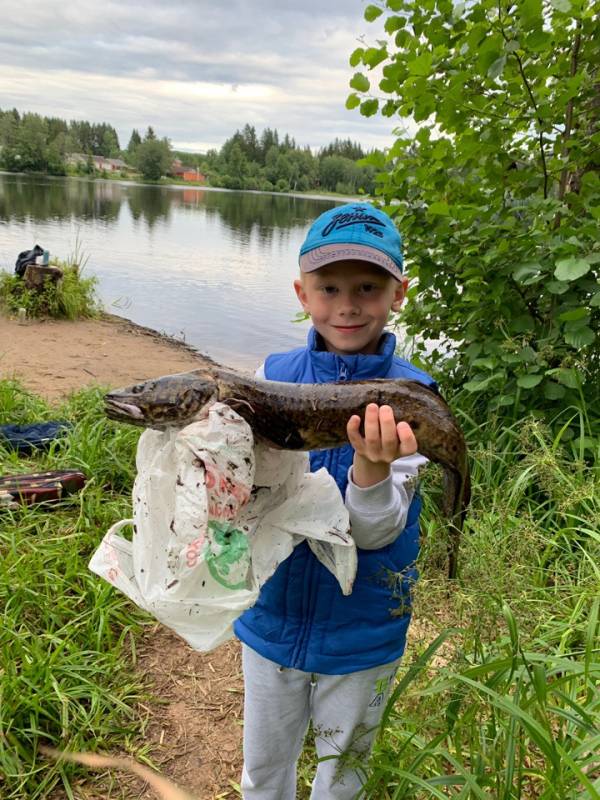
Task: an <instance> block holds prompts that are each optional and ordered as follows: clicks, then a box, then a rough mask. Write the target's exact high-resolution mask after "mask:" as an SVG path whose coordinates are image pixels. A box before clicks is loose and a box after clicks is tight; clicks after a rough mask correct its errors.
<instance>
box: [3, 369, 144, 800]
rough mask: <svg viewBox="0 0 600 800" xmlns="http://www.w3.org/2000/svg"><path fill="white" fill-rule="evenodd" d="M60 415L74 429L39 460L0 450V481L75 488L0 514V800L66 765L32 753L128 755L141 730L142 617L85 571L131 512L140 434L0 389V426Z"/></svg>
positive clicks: (67, 769) (49, 779) (84, 411)
mask: <svg viewBox="0 0 600 800" xmlns="http://www.w3.org/2000/svg"><path fill="white" fill-rule="evenodd" d="M48 418H67V419H69V420H70V421H71V422H72V423H73V424H74V429H73V431H72V432H71V433H70V434H69V436H68V437H67V439H66V440H65V441H64V442H63V443H60V444H59V443H53V445H52V447H51V449H50V451H49V452H48V453H47V454H41V455H38V456H36V457H32V458H27V459H26V458H23V457H18V456H17V455H16V454H14V453H12V452H10V451H9V450H7V449H6V448H3V447H2V446H1V445H0V474H4V475H7V474H12V473H21V472H30V471H37V470H46V469H60V468H66V467H74V468H77V469H81V470H82V471H84V472H85V473H86V475H87V476H88V477H89V480H88V483H87V485H86V487H85V488H84V490H83V491H82V492H80V493H78V494H77V495H75V496H73V497H71V498H65V499H63V500H62V501H61V502H60V503H58V504H57V505H54V506H52V507H46V508H43V507H41V506H38V507H31V508H26V507H20V508H18V509H17V510H14V511H11V510H8V509H6V508H4V509H0V557H1V558H0V608H1V609H2V614H3V627H2V631H1V632H0V664H1V670H0V796H2V797H3V798H6V799H7V800H8V799H9V798H24V797H27V798H31V800H34V798H38V797H39V798H41V797H46V796H47V794H48V792H49V791H50V789H51V788H52V787H53V786H54V785H55V784H56V783H58V782H60V781H61V780H62V778H64V780H65V782H66V785H68V784H69V781H68V775H70V774H72V773H73V767H71V766H67V765H60V766H57V765H49V764H48V763H47V762H46V761H45V760H44V759H40V758H38V757H37V747H38V744H39V743H52V744H54V745H55V746H57V747H60V748H62V749H65V748H66V749H90V747H93V748H98V749H103V748H106V749H107V748H110V747H120V748H125V749H129V748H130V747H131V746H132V745H131V742H132V741H133V739H134V738H135V737H136V736H138V735H139V733H140V731H141V723H140V720H139V719H138V718H137V716H136V714H135V704H136V701H137V700H138V698H139V697H140V695H141V693H142V692H143V687H142V686H141V684H140V679H139V678H137V677H135V676H134V674H133V671H132V669H131V664H132V662H133V660H134V659H135V636H136V635H137V633H138V632H139V631H140V629H141V625H142V624H143V623H144V621H145V619H146V618H145V617H144V616H143V615H142V614H141V613H140V614H137V613H136V612H135V610H134V607H133V606H132V605H131V603H129V602H128V601H127V600H126V598H125V597H123V596H122V595H120V594H119V593H118V592H115V591H114V590H113V589H112V588H111V587H110V586H109V585H108V584H106V583H105V582H104V581H101V580H99V579H98V578H97V577H96V576H94V575H93V574H92V573H91V572H90V571H89V569H88V567H87V563H88V561H89V559H90V557H91V555H92V553H93V551H94V550H95V548H96V547H97V546H98V544H99V542H100V539H101V538H102V536H103V534H104V532H105V531H106V530H107V528H108V527H109V526H110V525H111V524H112V523H113V522H114V521H115V520H116V519H119V518H121V517H124V516H126V515H127V514H128V513H129V511H130V487H131V483H132V480H133V459H134V452H135V445H136V441H137V437H138V435H139V433H138V432H137V431H135V430H133V429H127V428H124V427H118V426H116V425H113V424H112V423H110V422H109V421H108V420H105V419H104V417H103V415H102V413H101V394H100V392H98V391H84V392H80V393H78V394H76V395H74V396H73V397H72V398H71V399H70V400H69V401H68V402H67V403H66V404H65V405H64V406H63V407H62V408H57V409H51V408H48V407H47V406H46V405H45V404H44V403H43V402H42V401H41V400H40V399H38V398H36V397H33V396H32V395H30V394H28V393H27V392H25V391H23V390H22V389H21V388H20V387H19V386H18V384H16V383H15V382H9V381H3V382H0V423H9V422H10V423H20V424H25V423H27V422H32V421H37V420H41V419H48Z"/></svg>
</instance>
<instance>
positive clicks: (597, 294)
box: [590, 292, 600, 308]
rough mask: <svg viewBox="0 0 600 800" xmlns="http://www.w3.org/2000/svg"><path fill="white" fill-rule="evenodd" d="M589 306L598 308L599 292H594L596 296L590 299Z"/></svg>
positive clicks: (599, 303) (599, 302)
mask: <svg viewBox="0 0 600 800" xmlns="http://www.w3.org/2000/svg"><path fill="white" fill-rule="evenodd" d="M590 306H593V308H596V307H597V306H600V292H596V294H595V295H594V296H593V297H592V299H591V300H590Z"/></svg>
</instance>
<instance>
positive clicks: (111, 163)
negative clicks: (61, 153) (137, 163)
mask: <svg viewBox="0 0 600 800" xmlns="http://www.w3.org/2000/svg"><path fill="white" fill-rule="evenodd" d="M88 158H89V156H87V155H86V154H85V153H70V154H69V155H68V156H67V157H66V158H65V161H66V163H67V164H69V165H71V166H73V167H77V166H79V165H80V164H87V163H88ZM92 163H93V164H94V169H97V170H98V172H135V168H134V167H130V166H129V164H126V163H125V162H124V161H123V159H122V158H105V157H104V156H92Z"/></svg>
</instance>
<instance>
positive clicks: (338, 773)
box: [241, 644, 400, 800]
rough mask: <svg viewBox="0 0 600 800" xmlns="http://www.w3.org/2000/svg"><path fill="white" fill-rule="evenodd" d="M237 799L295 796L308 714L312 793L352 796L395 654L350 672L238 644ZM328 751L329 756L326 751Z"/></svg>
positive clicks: (289, 799)
mask: <svg viewBox="0 0 600 800" xmlns="http://www.w3.org/2000/svg"><path fill="white" fill-rule="evenodd" d="M242 663H243V669H244V687H245V698H244V769H243V773H242V784H241V785H242V796H243V798H244V800H296V762H297V761H298V757H299V755H300V752H301V750H302V744H303V742H304V736H305V734H306V731H307V728H308V722H309V720H312V724H313V730H314V733H315V745H316V749H317V755H318V757H319V759H323V758H325V759H326V760H324V761H319V764H318V766H317V774H316V777H315V780H314V782H313V787H312V793H311V800H351V799H352V798H354V797H356V795H357V794H358V792H359V791H360V788H361V785H362V780H361V773H360V772H358V771H357V770H356V769H355V765H356V760H359V761H361V762H362V764H363V766H366V761H367V758H368V756H369V754H370V752H371V747H372V744H373V741H374V739H375V735H376V733H377V727H378V725H379V722H380V720H381V715H382V713H383V710H384V708H385V704H386V701H387V699H388V696H389V692H390V689H391V686H392V683H393V678H394V675H395V674H396V670H397V669H398V664H399V663H400V659H398V660H397V661H393V662H391V663H390V664H384V665H383V666H381V667H373V668H372V669H367V670H363V671H361V672H352V673H350V674H349V675H322V674H315V673H311V672H302V671H300V670H297V669H287V668H284V667H279V666H278V665H277V664H275V663H274V662H273V661H269V660H268V659H266V658H263V657H262V656H260V655H259V654H258V653H256V652H255V651H254V650H252V649H251V648H249V647H247V646H246V645H244V644H243V645H242ZM328 756H329V758H327V757H328Z"/></svg>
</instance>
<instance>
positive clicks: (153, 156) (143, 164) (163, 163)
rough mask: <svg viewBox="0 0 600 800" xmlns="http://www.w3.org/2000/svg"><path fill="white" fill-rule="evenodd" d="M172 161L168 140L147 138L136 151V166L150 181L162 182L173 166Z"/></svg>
mask: <svg viewBox="0 0 600 800" xmlns="http://www.w3.org/2000/svg"><path fill="white" fill-rule="evenodd" d="M171 161H172V155H171V146H170V144H169V141H168V139H156V138H154V139H148V138H146V139H145V140H144V141H143V142H142V143H141V144H140V145H139V146H138V147H137V149H136V151H135V156H134V165H135V167H136V168H137V169H139V171H140V172H141V173H142V176H143V177H144V178H145V180H148V181H158V180H160V178H161V177H162V176H163V175H164V174H165V173H166V172H167V170H168V169H169V167H170V166H171Z"/></svg>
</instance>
